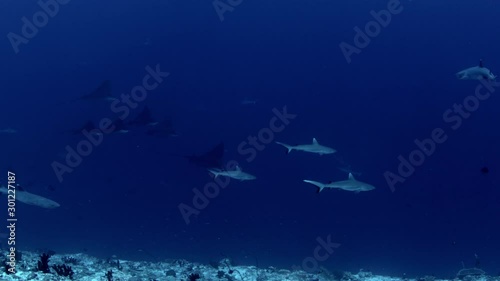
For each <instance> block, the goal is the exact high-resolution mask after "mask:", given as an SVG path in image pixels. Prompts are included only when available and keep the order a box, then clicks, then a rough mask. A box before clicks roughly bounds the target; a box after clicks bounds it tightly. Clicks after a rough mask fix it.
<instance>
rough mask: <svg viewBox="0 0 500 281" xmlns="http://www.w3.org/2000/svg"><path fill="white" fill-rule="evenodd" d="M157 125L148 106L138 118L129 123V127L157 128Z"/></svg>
mask: <svg viewBox="0 0 500 281" xmlns="http://www.w3.org/2000/svg"><path fill="white" fill-rule="evenodd" d="M157 124H158V122H157V121H156V120H154V119H153V117H151V110H150V109H149V107H148V106H145V107H144V109H143V110H142V111H141V113H139V115H137V117H136V118H134V119H133V120H131V121H130V122H128V125H129V126H155V125H157Z"/></svg>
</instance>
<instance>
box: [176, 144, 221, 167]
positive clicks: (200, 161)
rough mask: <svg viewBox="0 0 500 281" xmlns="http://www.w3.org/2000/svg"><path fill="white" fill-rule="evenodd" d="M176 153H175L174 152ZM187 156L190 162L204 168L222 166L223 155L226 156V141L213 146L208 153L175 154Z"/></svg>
mask: <svg viewBox="0 0 500 281" xmlns="http://www.w3.org/2000/svg"><path fill="white" fill-rule="evenodd" d="M174 155H175V154H174ZM175 156H180V157H183V158H186V159H188V160H189V163H191V164H194V165H196V166H198V167H202V168H207V169H208V168H221V167H222V164H223V163H222V157H223V156H224V143H223V142H220V143H219V144H218V145H217V146H215V147H214V148H212V149H211V150H210V151H208V152H207V153H204V154H201V155H195V154H193V155H190V156H186V155H175Z"/></svg>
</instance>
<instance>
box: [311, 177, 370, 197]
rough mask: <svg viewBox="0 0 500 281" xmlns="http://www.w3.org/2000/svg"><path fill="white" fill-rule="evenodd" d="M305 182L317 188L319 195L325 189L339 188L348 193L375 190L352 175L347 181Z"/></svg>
mask: <svg viewBox="0 0 500 281" xmlns="http://www.w3.org/2000/svg"><path fill="white" fill-rule="evenodd" d="M304 182H307V183H310V184H312V185H315V186H317V187H318V191H317V192H318V193H319V192H321V191H322V190H323V188H338V189H343V190H347V191H353V192H356V193H358V192H361V191H370V190H374V189H375V187H374V186H373V185H370V184H367V183H364V182H362V181H358V180H356V179H355V178H354V176H353V175H352V174H351V173H349V179H347V180H345V181H335V182H330V183H321V182H317V181H311V180H304Z"/></svg>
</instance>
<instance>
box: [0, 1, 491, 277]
mask: <svg viewBox="0 0 500 281" xmlns="http://www.w3.org/2000/svg"><path fill="white" fill-rule="evenodd" d="M48 2H51V1H43V0H42V1H40V2H37V1H22V2H19V1H8V0H7V1H4V2H2V3H1V4H0V7H1V10H0V13H1V17H0V18H1V22H2V24H1V25H0V29H1V33H2V34H4V37H3V39H2V41H1V42H2V43H1V44H0V50H1V52H0V59H1V61H2V63H1V64H0V72H1V77H2V78H1V84H2V87H1V93H2V110H1V111H0V130H2V129H3V130H6V129H12V131H15V132H10V131H9V130H6V131H5V132H4V133H1V134H0V144H1V155H0V156H1V159H2V169H3V171H2V172H1V173H3V175H5V176H3V175H2V176H1V178H2V183H3V184H5V181H6V178H7V172H8V171H9V170H11V171H15V173H16V181H17V183H19V184H21V185H22V186H23V187H24V189H25V190H28V191H29V192H31V193H34V194H37V195H40V196H43V197H46V198H50V199H52V200H54V201H56V202H58V203H59V204H60V205H61V206H60V207H58V208H56V209H44V208H40V207H37V206H29V205H26V204H23V203H21V202H19V203H18V204H17V210H16V211H17V216H18V222H17V228H16V238H17V247H18V248H19V249H21V250H36V249H52V250H54V251H56V252H63V253H64V252H85V253H88V254H91V255H95V256H99V257H103V258H105V257H109V256H111V255H117V256H119V257H121V258H127V259H136V260H161V259H167V258H171V259H174V258H183V259H188V260H193V261H200V262H209V261H212V260H220V259H221V258H223V257H231V258H232V259H233V260H235V261H236V262H238V263H240V264H247V265H257V266H259V267H267V266H275V267H279V268H290V267H292V266H298V267H301V266H302V267H303V265H304V264H307V263H304V261H305V260H307V259H308V258H310V257H314V251H315V248H316V247H317V246H318V243H319V244H321V243H320V242H318V239H319V240H321V241H327V240H328V241H330V242H332V243H335V244H336V245H337V247H335V249H334V250H333V251H331V252H329V255H328V257H327V258H325V259H324V260H321V261H318V260H317V259H316V262H317V263H318V265H321V266H324V267H325V268H328V269H330V270H346V271H355V272H357V271H358V270H359V269H364V270H367V271H368V270H370V271H372V272H374V273H377V274H388V275H394V276H403V275H404V274H406V276H422V275H431V274H433V275H437V276H441V277H450V276H454V275H455V274H456V272H457V271H458V270H459V269H460V268H462V266H463V264H465V266H466V267H473V266H474V263H475V262H476V259H475V255H477V256H478V257H479V258H480V260H481V266H482V268H483V269H484V270H485V271H487V272H489V273H490V274H497V273H498V272H499V271H500V269H499V268H500V260H499V257H498V249H499V247H500V239H498V237H499V234H500V233H499V232H500V227H499V225H498V216H499V215H500V204H499V200H500V190H499V180H500V178H499V173H498V170H499V169H500V165H499V164H498V162H497V159H498V157H499V153H500V150H499V148H498V143H500V134H499V133H498V130H497V127H498V123H499V121H500V116H499V115H498V110H497V107H498V104H499V102H500V101H498V98H497V97H496V94H497V93H498V90H497V91H495V90H494V89H495V88H492V89H493V90H491V91H490V92H489V93H490V95H489V96H488V97H487V98H484V99H482V100H479V99H478V98H476V99H474V98H473V97H474V94H475V92H476V89H477V87H478V85H483V91H484V92H486V87H485V86H484V83H482V82H481V81H477V80H459V79H457V78H456V77H455V73H456V72H458V71H460V70H462V69H465V68H468V67H474V66H477V65H478V64H479V60H480V59H483V61H484V66H485V67H487V68H489V69H491V71H492V72H493V73H500V64H499V62H500V55H499V52H498V49H499V48H498V46H499V45H500V39H498V38H497V37H496V36H495V34H496V33H495V32H496V31H497V30H499V29H500V21H498V20H495V19H496V18H497V11H498V8H499V3H498V2H497V1H493V0H488V1H481V2H477V1H476V2H474V1H463V0H457V1H448V2H446V1H444V2H439V1H429V0H413V1H406V0H401V2H395V1H386V0H384V1H381V0H377V1H349V2H339V1H326V0H314V1H248V0H240V1H236V0H233V1H229V0H228V1H223V0H220V1H214V2H212V1H189V0H184V1H178V0H177V1H176V0H173V1H160V0H144V1H112V0H109V1H96V0H88V1H79V0H66V1H62V0H60V1H59V2H54V1H52V2H51V3H57V7H58V9H57V11H56V10H55V8H54V7H52V8H48V9H52V10H51V11H52V15H49V16H47V18H46V20H45V22H44V18H43V16H41V18H37V17H36V16H35V17H34V15H37V13H39V12H40V11H45V10H44V9H43V7H44V6H46V3H48ZM40 3H42V4H40ZM391 7H392V9H394V10H397V11H396V12H394V13H392V14H391V16H390V20H389V19H388V18H385V24H380V23H377V24H378V25H377V24H375V25H373V24H372V23H373V22H376V20H375V19H374V16H373V14H374V13H375V14H378V15H382V14H383V15H387V13H383V12H380V11H387V10H388V9H391ZM372 11H373V12H372ZM47 13H48V12H47ZM38 15H39V16H40V13H39V14H38ZM23 17H26V19H27V20H28V21H30V22H32V23H33V22H38V23H39V27H38V28H36V29H37V31H34V30H31V32H29V30H28V31H27V30H24V31H23V28H24V27H23V26H24V25H25V24H26V22H25V21H23V20H22V19H23ZM370 24H371V26H372V27H373V28H375V29H373V30H371V31H370V30H368V33H369V32H372V33H371V34H372V35H373V36H371V37H370V36H368V35H365V39H366V38H368V40H369V41H368V40H365V41H363V40H361V39H359V34H358V35H357V31H356V29H355V27H359V28H360V30H362V31H364V33H365V34H366V32H367V31H366V30H365V27H366V26H367V25H368V26H370ZM383 25H384V26H383ZM377 26H378V28H377ZM24 29H26V28H24ZM28 29H29V28H28ZM23 32H28V33H26V34H23ZM13 34H15V35H13ZM26 35H29V36H26ZM28 37H31V38H28ZM357 40H358V41H357ZM359 40H361V41H363V42H361V41H359ZM342 42H344V43H346V44H348V45H349V46H351V48H353V49H351V50H355V51H353V53H351V54H350V55H349V56H348V59H346V56H345V55H344V54H343V52H342V48H341V46H342ZM356 42H357V43H360V42H361V43H365V44H361V45H359V44H358V45H356ZM365 45H366V46H365ZM344 46H346V45H344ZM349 61H350V62H349ZM147 69H161V71H162V72H168V73H169V75H168V77H165V78H163V79H162V81H161V82H160V81H159V80H156V81H157V82H159V83H158V85H157V87H155V88H154V89H152V90H150V91H147V92H146V95H145V96H144V99H143V100H141V101H140V102H137V106H136V107H135V108H132V107H129V114H125V115H126V118H124V119H125V120H126V121H128V120H130V119H132V118H134V117H135V116H137V114H139V112H140V111H141V110H142V109H143V108H144V107H145V106H148V107H149V108H150V109H151V111H152V113H153V116H154V117H155V118H156V119H158V120H171V122H172V124H173V127H174V128H175V130H176V131H177V132H178V135H177V136H170V137H153V136H148V135H147V134H145V132H144V128H131V129H130V131H129V132H128V133H127V134H104V135H103V139H102V142H101V143H100V144H98V145H95V146H93V147H92V151H91V152H89V155H88V156H83V157H81V158H82V159H81V161H79V162H80V163H78V164H77V165H75V167H71V172H67V173H64V175H63V176H62V180H61V178H58V176H57V172H55V171H54V163H56V162H57V163H60V164H61V165H66V166H67V167H69V166H68V163H67V162H66V161H67V159H66V157H67V154H68V150H67V147H68V146H69V147H70V148H73V149H76V148H77V146H78V144H79V143H80V142H81V141H84V140H86V138H85V137H84V136H82V135H72V134H68V133H67V131H68V130H75V129H78V128H80V127H81V126H82V125H83V124H84V123H85V122H86V121H87V120H92V121H94V122H95V123H99V121H100V120H102V119H103V118H110V119H116V118H119V117H120V116H124V115H121V113H117V112H116V110H113V109H112V107H111V106H110V102H107V101H98V102H87V101H81V100H76V101H75V99H77V98H78V97H80V96H82V95H86V94H89V93H91V92H93V91H94V90H95V89H96V88H97V87H98V86H99V85H100V84H101V83H102V82H103V81H104V80H109V81H111V82H110V83H111V88H112V94H113V95H114V96H115V97H120V95H121V94H130V93H131V91H132V89H134V87H136V86H140V85H143V78H144V77H145V76H146V75H148V74H149V75H150V73H151V70H149V71H148V70H147ZM160 80H161V79H160ZM483 82H484V81H483ZM496 89H498V87H496ZM471 96H472V98H471ZM242 101H255V103H253V102H251V103H245V102H243V103H242ZM464 101H467V102H469V104H468V105H466V106H465V108H466V111H467V108H469V109H470V108H472V109H471V110H468V112H466V113H467V114H464V115H460V114H459V113H456V112H453V110H455V109H454V104H457V105H460V104H463V103H464ZM474 102H477V104H474ZM471 104H472V105H471ZM122 105H123V104H122ZM284 110H285V111H286V112H288V113H289V114H290V115H293V118H290V119H287V120H286V122H285V123H283V127H280V129H279V130H274V131H272V130H269V129H270V128H273V124H272V122H274V121H273V120H277V119H276V116H277V115H278V116H281V115H282V114H283V113H279V114H277V113H276V112H283V111H284ZM448 110H452V113H450V112H449V111H448ZM444 116H448V118H446V117H444ZM457 116H460V117H457ZM278 119H279V121H276V122H277V123H275V124H278V125H279V124H281V123H280V122H283V118H278ZM457 120H460V122H461V123H458V122H459V121H457ZM436 129H438V130H439V129H441V130H442V132H443V134H444V135H445V136H446V140H445V141H444V142H443V143H439V144H435V147H434V148H433V149H432V151H430V150H426V151H424V152H426V153H425V154H424V152H421V153H420V155H424V156H423V157H424V158H423V159H419V160H418V161H420V162H419V165H413V166H416V167H414V171H412V170H411V169H410V171H411V172H410V171H408V174H409V175H408V176H404V177H401V175H399V176H400V177H401V178H404V182H397V183H396V184H395V185H394V186H393V188H392V189H391V187H390V184H388V181H387V175H388V172H391V173H393V174H394V175H398V165H400V162H401V160H400V159H401V158H399V159H398V156H400V155H401V157H403V158H404V159H409V155H410V154H411V153H412V151H416V150H418V149H419V147H418V146H417V145H416V144H415V140H419V141H423V140H424V139H429V138H432V137H433V135H434V133H433V130H436ZM269 132H273V133H272V135H270V134H269ZM254 136H257V139H259V136H260V144H259V145H258V147H257V148H254V149H253V150H252V149H250V147H251V145H250V144H249V142H250V140H251V139H252V138H253V137H254ZM441 137H442V138H445V137H444V136H441ZM249 138H250V140H249ZM313 138H316V139H317V140H318V142H319V143H320V144H322V145H325V146H329V147H333V148H335V149H336V150H337V152H336V153H335V154H333V155H322V156H320V155H317V154H312V153H305V152H300V151H292V152H291V153H289V154H288V155H287V154H286V153H285V152H286V150H285V149H284V148H283V147H282V146H280V145H277V144H275V142H276V141H279V142H284V143H289V144H309V143H311V142H312V139H313ZM262 140H264V142H263V141H262ZM221 141H222V142H223V143H224V146H225V153H224V158H223V159H224V162H225V163H227V162H229V161H237V162H238V163H239V164H240V166H241V168H242V169H243V171H245V172H248V173H250V174H252V175H255V176H256V177H257V179H256V180H251V181H241V182H240V181H238V180H234V179H233V180H231V181H230V183H229V184H228V185H227V186H226V187H224V188H222V187H219V189H218V192H217V194H216V195H214V196H211V197H212V198H206V200H201V201H197V203H196V202H195V203H193V198H197V197H196V194H197V191H193V189H196V190H198V191H200V192H202V193H203V190H204V187H205V186H206V185H207V184H208V183H211V182H212V183H213V182H214V180H213V178H212V177H211V176H210V174H209V173H208V171H207V170H206V169H205V168H202V167H197V166H196V165H193V164H192V163H189V161H187V160H186V159H184V158H183V157H179V156H178V155H192V154H197V155H200V154H203V153H205V152H207V151H209V150H210V149H212V148H213V147H214V146H216V145H217V144H218V143H220V142H221ZM245 142H246V143H245ZM417 142H418V141H417ZM249 149H250V150H249ZM250 151H253V152H250ZM420 151H423V150H422V149H421V150H420ZM414 154H415V153H414ZM427 154H428V155H427ZM250 156H252V157H250ZM250 158H251V159H250ZM408 161H409V160H408ZM415 161H417V160H415ZM418 161H417V162H418ZM410 164H411V163H410ZM486 168H487V169H486ZM347 169H352V171H353V172H357V173H356V175H355V177H356V179H358V180H360V181H363V182H367V183H370V184H371V185H373V186H375V187H376V189H375V190H372V191H369V192H360V193H355V192H349V191H344V190H338V189H334V190H323V191H322V192H321V193H316V189H315V187H314V186H312V185H309V184H307V183H304V182H303V181H302V180H304V179H313V180H317V181H320V182H328V181H340V180H346V179H347V178H348V174H347V173H346V170H347ZM4 198H5V197H4ZM195 201H196V200H195ZM2 202H4V204H5V212H3V211H2V214H3V215H5V219H6V218H7V203H6V201H2ZM200 202H201V203H200ZM207 202H208V203H207ZM182 204H185V205H182ZM196 204H199V205H198V207H200V206H203V207H200V208H197V207H196V206H195V205H196ZM205 205H206V206H205ZM182 206H190V207H191V208H193V209H191V210H194V212H195V213H196V214H193V215H189V218H188V219H186V215H185V214H184V215H183V214H182V212H181V210H182ZM187 221H189V223H186V222H187ZM6 224H7V222H6ZM495 237H497V238H495ZM6 244H7V240H6V239H5V242H4V241H2V245H3V247H4V248H5V247H6ZM309 261H310V259H309Z"/></svg>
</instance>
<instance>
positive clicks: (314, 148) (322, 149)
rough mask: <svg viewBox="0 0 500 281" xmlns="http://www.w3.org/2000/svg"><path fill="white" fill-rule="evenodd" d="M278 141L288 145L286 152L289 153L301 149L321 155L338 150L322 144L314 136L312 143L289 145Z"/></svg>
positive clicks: (285, 145)
mask: <svg viewBox="0 0 500 281" xmlns="http://www.w3.org/2000/svg"><path fill="white" fill-rule="evenodd" d="M276 143H277V144H279V145H282V146H284V147H286V149H287V152H286V153H287V154H288V153H290V152H291V151H292V150H299V151H305V152H311V153H317V154H319V155H323V154H332V153H335V152H337V150H335V149H333V148H330V147H327V146H323V145H320V144H319V143H318V141H317V140H316V139H315V138H313V140H312V143H311V144H299V145H288V144H285V143H282V142H276Z"/></svg>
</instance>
